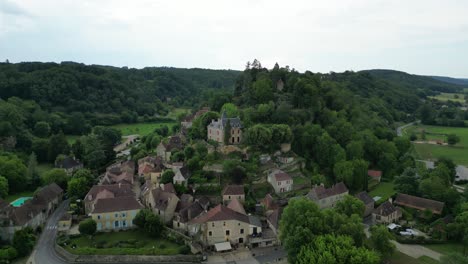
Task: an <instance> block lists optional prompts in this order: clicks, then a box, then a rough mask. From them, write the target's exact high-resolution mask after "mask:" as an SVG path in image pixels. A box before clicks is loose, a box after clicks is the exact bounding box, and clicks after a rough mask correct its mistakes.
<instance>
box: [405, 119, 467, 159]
mask: <svg viewBox="0 0 468 264" xmlns="http://www.w3.org/2000/svg"><path fill="white" fill-rule="evenodd" d="M423 129H424V130H425V131H426V140H444V141H446V136H445V135H447V134H456V135H457V136H459V137H460V142H459V143H458V144H456V145H455V146H441V145H433V144H413V145H414V149H415V151H416V154H417V156H419V157H418V158H421V159H427V160H433V159H438V158H440V157H447V158H451V159H453V161H454V162H455V163H457V164H461V165H468V128H462V127H443V126H425V125H416V126H410V127H408V128H407V129H405V130H404V135H407V136H409V135H411V133H414V134H416V136H418V137H420V135H421V131H422V130H423Z"/></svg>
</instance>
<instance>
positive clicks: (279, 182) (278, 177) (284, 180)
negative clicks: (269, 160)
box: [267, 170, 293, 193]
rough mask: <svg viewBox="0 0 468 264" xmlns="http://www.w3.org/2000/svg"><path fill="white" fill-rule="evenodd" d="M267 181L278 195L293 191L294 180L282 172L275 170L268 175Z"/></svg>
mask: <svg viewBox="0 0 468 264" xmlns="http://www.w3.org/2000/svg"><path fill="white" fill-rule="evenodd" d="M267 181H268V182H269V183H270V184H271V185H272V186H273V189H274V190H275V192H276V193H283V192H289V191H292V189H293V179H292V177H291V176H289V174H287V173H286V172H284V171H282V170H274V171H272V172H271V173H269V174H268V177H267Z"/></svg>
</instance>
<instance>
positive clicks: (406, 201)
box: [395, 193, 444, 214]
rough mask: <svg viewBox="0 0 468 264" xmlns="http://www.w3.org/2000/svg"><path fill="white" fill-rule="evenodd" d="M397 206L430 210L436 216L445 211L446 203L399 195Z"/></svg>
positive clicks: (396, 201)
mask: <svg viewBox="0 0 468 264" xmlns="http://www.w3.org/2000/svg"><path fill="white" fill-rule="evenodd" d="M395 204H398V205H401V206H405V207H410V208H414V209H417V210H430V211H431V212H432V213H434V214H442V210H443V209H444V203H443V202H439V201H435V200H431V199H425V198H421V197H417V196H413V195H408V194H403V193H399V194H398V195H397V197H396V199H395Z"/></svg>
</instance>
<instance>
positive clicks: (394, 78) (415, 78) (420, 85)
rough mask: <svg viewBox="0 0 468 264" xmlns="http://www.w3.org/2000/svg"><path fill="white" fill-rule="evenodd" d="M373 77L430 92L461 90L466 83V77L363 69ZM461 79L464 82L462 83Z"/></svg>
mask: <svg viewBox="0 0 468 264" xmlns="http://www.w3.org/2000/svg"><path fill="white" fill-rule="evenodd" d="M362 72H367V73H369V74H370V75H372V76H373V77H376V78H379V79H383V80H385V81H387V82H389V83H392V84H394V85H398V86H400V87H404V88H407V89H410V90H426V91H432V92H448V93H456V92H461V91H463V89H464V88H465V87H466V86H467V85H468V79H455V78H449V77H434V76H422V75H416V74H409V73H406V72H401V71H395V70H380V69H376V70H365V71H362ZM463 81H464V82H465V83H463Z"/></svg>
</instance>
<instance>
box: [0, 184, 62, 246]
mask: <svg viewBox="0 0 468 264" xmlns="http://www.w3.org/2000/svg"><path fill="white" fill-rule="evenodd" d="M62 196H63V190H62V189H61V188H60V187H59V186H58V185H57V184H55V183H52V184H49V185H47V186H44V187H42V188H40V189H39V190H38V191H37V192H36V194H35V195H34V197H32V198H31V199H29V200H27V201H25V202H24V203H23V204H22V205H20V206H18V207H16V206H13V205H10V204H8V203H7V202H5V201H3V200H1V201H0V223H1V225H0V237H1V238H2V239H3V240H12V239H13V235H14V233H15V231H16V230H20V229H22V228H25V227H31V228H33V229H34V228H37V227H38V226H41V225H43V224H44V223H45V222H46V220H47V217H48V216H49V215H50V214H51V213H52V212H53V211H54V210H55V208H57V206H58V205H59V203H60V202H61V201H62Z"/></svg>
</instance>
